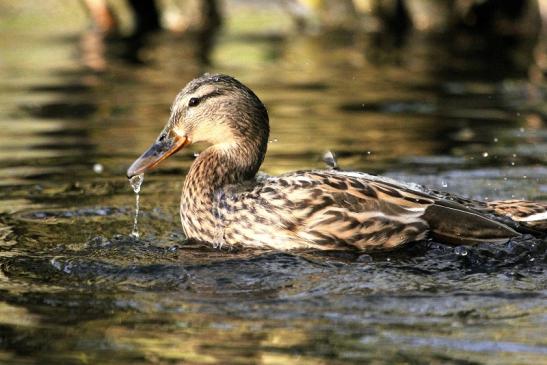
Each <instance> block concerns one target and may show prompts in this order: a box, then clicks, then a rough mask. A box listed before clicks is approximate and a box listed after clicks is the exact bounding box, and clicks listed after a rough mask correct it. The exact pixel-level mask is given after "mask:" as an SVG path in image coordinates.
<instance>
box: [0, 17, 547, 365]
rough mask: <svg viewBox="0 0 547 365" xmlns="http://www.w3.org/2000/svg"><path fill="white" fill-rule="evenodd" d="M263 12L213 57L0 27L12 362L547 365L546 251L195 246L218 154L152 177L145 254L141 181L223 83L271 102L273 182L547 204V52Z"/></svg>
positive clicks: (4, 273) (182, 157)
mask: <svg viewBox="0 0 547 365" xmlns="http://www.w3.org/2000/svg"><path fill="white" fill-rule="evenodd" d="M46 8H55V7H46ZM59 9H61V8H59ZM63 9H64V8H63ZM46 10H47V9H46ZM58 11H66V10H62V9H61V10H58ZM75 14H80V13H75ZM261 14H262V13H260V12H258V11H257V12H254V13H253V14H252V16H250V17H246V18H243V19H240V20H238V21H237V22H232V21H230V22H228V24H227V25H226V26H227V27H228V29H229V31H228V32H226V33H221V34H219V37H218V38H217V39H215V41H214V42H213V44H212V45H211V48H210V49H209V50H204V49H202V48H201V46H200V45H202V44H203V42H200V41H199V40H196V39H195V38H192V36H190V35H188V36H185V35H169V34H158V35H155V36H154V37H152V38H150V39H149V40H148V41H147V42H143V43H142V44H140V45H138V44H136V45H135V44H129V43H124V42H122V41H112V42H110V43H106V44H101V43H100V42H98V40H97V39H96V38H94V37H93V34H90V33H80V32H79V31H74V32H69V33H67V32H68V31H67V30H66V29H67V28H66V27H63V29H62V30H59V29H58V28H57V27H56V24H65V22H59V21H56V22H53V24H52V28H49V29H45V30H44V29H43V28H40V27H39V25H40V24H41V23H39V22H36V21H32V24H33V25H34V26H33V27H28V26H27V24H22V25H20V28H17V24H15V23H14V22H15V21H14V22H12V23H7V22H0V26H2V27H3V28H2V30H3V33H2V35H3V37H2V38H3V46H2V52H3V53H2V56H3V57H2V63H1V64H0V69H1V71H2V72H0V84H1V86H2V87H0V95H1V97H0V128H1V130H2V133H1V134H0V363H6V364H29V363H36V364H59V363H63V364H80V363H88V364H150V363H156V364H166V363H188V364H297V365H305V364H334V365H338V364H363V363H375V364H393V363H401V364H425V363H437V364H541V363H544V362H545V353H546V349H547V342H546V339H545V326H546V324H547V323H546V308H545V302H546V299H547V298H546V294H547V287H546V285H547V284H546V283H547V280H546V274H545V269H546V262H547V242H546V241H545V240H541V239H534V238H532V237H527V236H525V237H522V238H519V239H518V240H513V241H511V242H508V243H506V244H502V245H493V244H492V245H481V246H476V247H469V246H459V247H452V246H447V245H443V244H440V243H437V242H434V241H426V242H421V243H419V244H415V245H409V246H408V247H405V248H403V249H401V250H398V251H394V252H387V253H382V254H369V253H367V254H361V253H359V252H313V251H303V252H291V253H282V252H274V251H249V250H242V249H230V248H228V247H226V246H225V245H224V246H222V248H219V249H213V248H212V247H210V246H207V245H201V244H198V243H194V242H186V241H185V239H184V235H183V232H182V229H181V226H180V218H179V201H180V190H181V188H182V182H183V179H184V176H185V174H186V172H187V171H188V168H189V166H190V164H191V163H192V162H193V161H194V156H193V154H194V153H199V152H200V148H199V147H195V148H191V149H189V150H188V151H186V152H185V151H181V152H179V153H178V154H177V156H173V157H172V158H170V159H169V160H168V161H166V162H165V163H164V164H162V165H161V166H160V167H159V168H158V169H156V170H154V171H152V172H151V173H150V174H147V177H146V180H147V184H146V188H144V189H142V191H141V192H140V195H141V199H140V205H141V206H140V213H139V217H138V219H139V221H138V228H139V233H140V236H139V239H138V240H136V239H135V238H134V237H132V236H131V234H130V233H129V232H128V231H129V229H130V227H132V225H133V224H134V219H135V214H134V213H135V212H134V211H135V199H136V198H135V194H134V192H133V191H132V190H131V189H130V188H128V185H127V180H126V177H125V171H126V170H127V167H128V166H129V165H130V164H131V162H132V161H133V160H134V159H135V158H137V157H138V156H139V155H140V154H141V153H142V152H143V151H144V150H145V149H146V148H147V147H148V146H149V145H150V143H151V142H152V141H153V140H154V138H156V137H157V134H158V133H159V131H160V130H161V128H162V127H163V125H164V124H165V122H166V120H167V118H168V116H169V106H170V104H171V102H172V100H173V97H174V96H175V95H176V93H177V92H178V91H179V89H180V88H181V87H182V86H183V85H184V84H185V83H186V82H187V81H188V80H190V79H192V78H193V77H195V76H196V75H197V74H199V73H201V72H204V71H206V70H207V71H216V72H224V73H229V74H232V75H234V76H236V77H238V78H239V79H241V80H242V81H244V82H245V83H246V84H248V85H249V86H250V87H251V88H252V89H253V90H254V91H255V92H256V93H257V94H258V95H259V96H260V97H261V98H262V99H263V101H264V102H265V104H266V105H267V107H268V110H269V114H270V119H271V128H272V133H271V136H270V139H271V140H272V141H276V142H273V143H269V144H268V153H267V157H266V161H265V163H264V166H263V171H265V172H266V173H268V174H279V173H283V172H286V171H291V170H296V169H304V168H325V167H326V166H325V162H324V161H323V159H322V156H323V153H324V151H325V150H330V151H332V153H333V154H334V155H335V156H336V160H337V162H338V164H339V166H340V167H341V168H342V169H351V170H358V171H366V172H369V173H378V174H382V175H385V176H388V177H391V178H396V179H402V180H404V181H408V182H414V183H418V184H426V185H429V186H432V187H434V188H437V189H440V190H449V191H451V192H454V193H459V194H464V195H466V196H469V197H472V198H480V199H483V198H485V197H488V198H489V199H491V200H493V199H501V198H504V199H507V198H511V197H512V196H514V197H515V198H526V199H532V200H547V180H546V176H547V168H546V167H545V166H546V165H547V153H546V151H547V128H546V124H545V115H546V114H545V113H546V111H547V103H546V102H545V97H544V96H545V93H546V91H547V88H546V84H545V83H544V81H542V80H537V79H531V78H530V77H529V75H533V74H537V73H538V68H540V67H541V64H540V63H538V62H536V60H535V59H534V55H544V54H545V51H544V50H545V49H547V48H546V47H545V44H544V43H542V42H544V41H543V40H539V41H538V42H535V43H533V42H532V44H530V42H528V41H518V40H517V41H515V42H514V43H512V47H510V48H507V49H499V48H495V47H496V42H480V41H477V40H475V41H474V40H473V39H472V40H469V39H468V38H465V37H462V38H458V39H451V38H449V39H446V38H439V37H436V36H435V37H433V36H432V37H425V36H420V35H419V34H415V35H410V36H409V38H408V39H406V41H403V42H402V43H400V44H399V45H397V44H396V43H397V42H396V41H395V40H391V39H389V38H387V37H384V36H383V35H367V34H356V35H351V34H334V33H332V34H330V35H325V36H321V35H312V36H306V35H296V34H294V33H288V32H287V30H286V28H282V27H279V26H277V25H275V24H273V23H272V22H268V21H266V20H264V19H266V18H264V17H265V16H264V14H262V15H261ZM40 16H43V15H40ZM78 16H80V15H77V16H76V15H75V16H74V18H78ZM74 18H72V17H71V18H70V19H67V23H70V22H71V21H74ZM17 19H21V18H20V17H18V18H17ZM52 19H58V18H56V17H52ZM23 20H24V19H23ZM23 20H17V21H23ZM26 21H27V22H31V20H28V19H27V20H26ZM257 23H259V25H260V27H259V29H260V30H259V31H257V30H256V29H252V31H251V29H250V28H249V27H250V26H251V25H252V27H256V25H257ZM40 26H41V25H40ZM245 26H247V28H244V27H245ZM10 27H12V28H10ZM13 27H15V28H13ZM68 29H70V27H69V28H68ZM486 47H494V49H490V48H488V52H485V51H482V50H483V49H487V48H486ZM477 49H478V51H477ZM477 52H478V53H477ZM204 53H205V54H207V58H208V59H209V62H210V63H209V65H206V64H204V59H203V57H202V56H203V55H204ZM490 55H492V56H490ZM493 55H495V56H493ZM101 65H102V66H101ZM101 67H102V68H101ZM495 138H497V142H496V141H494V139H495ZM484 152H488V157H487V158H484V157H482V154H483V153H484ZM96 164H100V165H101V166H102V167H103V168H102V171H101V173H97V172H96V171H95V169H94V166H95V165H96ZM513 164H514V165H513ZM524 176H526V179H524V178H523V177H524ZM443 185H446V186H443Z"/></svg>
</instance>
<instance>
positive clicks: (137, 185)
mask: <svg viewBox="0 0 547 365" xmlns="http://www.w3.org/2000/svg"><path fill="white" fill-rule="evenodd" d="M143 181H144V174H140V175H135V176H133V177H132V178H131V179H129V184H131V187H132V188H133V191H134V192H135V219H134V220H133V230H132V231H131V236H133V237H135V238H139V231H138V227H137V225H138V221H139V197H140V195H139V193H140V191H141V185H142V182H143Z"/></svg>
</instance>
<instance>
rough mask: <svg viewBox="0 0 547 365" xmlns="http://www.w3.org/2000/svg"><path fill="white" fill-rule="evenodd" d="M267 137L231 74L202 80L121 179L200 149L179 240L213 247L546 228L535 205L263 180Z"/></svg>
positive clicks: (366, 180) (402, 187) (330, 244)
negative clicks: (188, 149)
mask: <svg viewBox="0 0 547 365" xmlns="http://www.w3.org/2000/svg"><path fill="white" fill-rule="evenodd" d="M268 136H269V120H268V113H267V111H266V107H265V106H264V104H262V102H261V101H260V99H259V98H258V97H257V96H256V95H255V93H254V92H253V91H251V90H250V89H249V88H248V87H246V86H245V85H243V84H242V83H241V82H239V81H238V80H236V79H234V78H233V77H230V76H227V75H220V74H216V75H210V74H205V75H203V76H201V77H199V78H197V79H195V80H192V81H191V82H189V83H188V84H187V85H186V86H185V87H184V89H183V90H182V91H181V92H180V93H179V94H178V95H177V97H176V99H175V101H174V103H173V106H172V109H171V116H170V118H169V121H168V122H167V125H166V126H165V128H164V129H163V131H162V132H161V133H160V135H159V137H158V138H157V139H156V141H155V142H154V143H153V144H152V146H151V147H150V148H149V149H148V150H147V151H146V152H144V153H143V154H142V155H141V156H140V157H139V158H138V159H137V160H136V161H135V162H134V163H133V164H132V165H131V167H129V169H128V170H127V175H128V177H132V176H135V175H138V174H143V173H145V172H147V171H149V170H151V169H153V168H154V167H156V166H157V165H158V164H159V163H160V162H161V161H163V160H165V159H166V158H168V157H169V156H171V155H172V154H174V153H175V152H177V151H179V150H180V149H182V148H184V147H186V146H188V145H190V144H192V143H200V142H204V143H206V144H208V145H209V146H208V147H207V148H205V150H204V151H203V152H201V153H200V154H199V156H198V157H197V158H196V160H195V161H194V162H193V163H192V166H191V167H190V170H189V172H188V175H187V176H186V179H185V181H184V185H183V188H182V198H181V202H180V217H181V220H182V227H183V229H184V232H185V234H186V236H187V237H188V238H189V239H194V240H198V241H206V242H210V243H213V244H214V245H216V246H222V245H230V246H238V245H242V246H246V247H260V248H274V249H281V250H288V249H298V248H317V249H343V248H355V249H359V250H387V249H393V248H396V247H399V246H401V245H404V244H407V243H409V242H413V241H418V240H423V239H425V238H427V237H428V236H432V237H434V238H435V239H437V240H440V241H443V242H448V243H452V244H471V243H478V242H505V241H508V240H509V239H511V238H513V237H516V236H519V235H520V234H522V233H537V234H541V233H542V232H541V231H542V230H546V228H547V205H545V204H541V203H533V202H524V201H516V200H514V201H504V202H490V203H485V202H479V201H473V200H468V199H464V198H461V197H457V196H454V195H451V194H447V193H442V192H438V191H434V190H430V189H427V188H424V187H422V186H419V185H415V184H406V183H401V182H398V181H395V180H392V179H388V178H383V177H378V176H374V175H369V174H366V173H363V172H348V171H341V170H337V169H327V170H310V171H296V172H291V173H287V174H284V175H281V176H267V175H265V174H262V173H258V170H259V168H260V165H261V164H262V161H263V160H264V156H265V154H266V148H267V145H268Z"/></svg>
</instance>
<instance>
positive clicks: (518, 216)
mask: <svg viewBox="0 0 547 365" xmlns="http://www.w3.org/2000/svg"><path fill="white" fill-rule="evenodd" d="M487 206H488V208H489V210H491V211H492V213H494V214H498V215H502V216H506V217H509V218H511V219H512V220H514V221H515V222H518V223H519V224H522V225H524V226H526V227H530V228H532V229H534V230H537V231H543V232H545V233H547V203H542V202H531V201H526V200H498V201H493V202H489V203H487Z"/></svg>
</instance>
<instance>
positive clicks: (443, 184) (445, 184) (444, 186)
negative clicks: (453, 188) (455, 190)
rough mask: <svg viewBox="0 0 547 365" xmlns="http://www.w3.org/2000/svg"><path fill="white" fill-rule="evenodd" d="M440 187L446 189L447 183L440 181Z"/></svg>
mask: <svg viewBox="0 0 547 365" xmlns="http://www.w3.org/2000/svg"><path fill="white" fill-rule="evenodd" d="M441 185H442V186H443V188H447V187H448V183H447V182H446V181H444V180H442V181H441Z"/></svg>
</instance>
